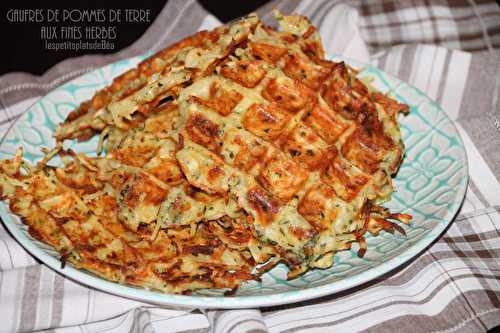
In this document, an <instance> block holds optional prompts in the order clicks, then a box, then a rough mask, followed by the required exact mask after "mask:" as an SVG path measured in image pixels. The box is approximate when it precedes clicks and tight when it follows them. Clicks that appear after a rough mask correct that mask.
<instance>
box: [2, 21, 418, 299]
mask: <svg viewBox="0 0 500 333" xmlns="http://www.w3.org/2000/svg"><path fill="white" fill-rule="evenodd" d="M276 17H277V19H278V22H279V23H280V27H281V29H280V31H276V30H274V29H272V28H270V27H267V26H265V25H263V24H262V23H260V22H259V20H258V18H257V17H256V16H255V15H250V16H248V17H246V18H244V19H242V20H241V21H239V22H237V23H235V24H233V25H232V26H229V27H221V28H218V29H215V30H214V31H212V32H200V33H198V34H196V35H194V36H192V37H188V38H187V39H185V40H183V41H181V42H178V43H176V44H175V45H173V46H171V47H169V48H167V49H165V50H163V51H160V52H159V53H157V54H155V55H153V56H151V57H150V58H148V59H147V60H145V61H143V62H142V63H141V64H139V66H138V67H137V68H135V69H132V70H130V71H128V72H126V73H125V74H123V75H121V76H120V77H118V78H116V79H115V80H114V81H113V83H112V84H111V85H110V86H109V87H106V88H104V89H103V90H101V91H98V92H97V93H96V94H95V96H94V97H93V98H92V99H91V100H90V101H87V102H84V103H82V105H81V106H80V107H79V108H78V109H77V110H75V111H74V112H72V113H71V114H70V115H69V116H68V117H67V119H66V121H65V122H64V123H63V124H61V125H60V126H59V127H58V128H57V130H56V133H55V136H56V139H57V140H58V141H59V142H62V141H63V140H66V139H79V140H86V139H88V138H90V137H92V136H93V135H95V134H100V144H99V147H96V148H97V150H98V152H99V153H100V152H101V150H102V149H103V148H105V151H106V155H105V157H99V158H90V157H87V156H85V155H77V154H75V153H73V152H71V151H63V150H62V149H61V147H62V145H61V144H59V145H58V146H57V147H56V148H55V150H54V151H52V152H50V153H49V154H48V156H47V157H46V158H45V159H44V161H42V162H41V163H39V164H38V165H37V166H35V167H30V166H28V164H27V163H26V162H22V161H21V157H22V152H21V151H19V154H18V156H17V157H16V159H14V160H10V161H3V162H2V164H1V165H0V168H1V169H0V171H1V172H0V177H1V178H0V184H1V187H0V190H1V191H0V193H1V194H2V195H3V196H4V197H5V198H7V199H9V200H10V205H11V210H12V211H13V212H14V213H16V214H18V215H20V216H22V217H23V218H24V222H25V223H26V224H28V225H29V226H30V232H31V234H32V235H33V236H34V237H35V238H37V239H39V240H42V241H44V242H46V243H48V244H50V245H52V246H54V247H55V248H56V249H57V250H58V251H59V252H60V253H61V254H62V258H63V262H66V261H69V262H71V263H72V264H73V265H75V266H76V267H79V268H83V269H86V270H89V271H92V272H94V273H96V274H98V275H101V276H103V277H105V278H107V279H110V280H114V281H118V282H121V283H128V284H134V285H139V286H143V287H146V288H152V289H158V290H163V291H168V292H189V291H192V290H196V289H200V288H229V289H231V290H234V289H235V288H236V287H237V286H238V285H239V284H241V283H242V282H243V281H246V280H249V279H255V278H257V277H258V276H259V274H261V273H263V272H265V271H266V270H268V269H270V268H272V267H273V266H274V265H275V264H277V263H279V262H283V263H285V264H286V265H287V266H288V267H289V268H290V273H289V278H293V277H296V276H297V275H299V274H302V273H304V272H305V271H307V270H308V269H310V268H328V267H330V266H332V264H333V258H334V255H335V253H336V252H337V251H341V250H346V249H349V248H350V247H351V244H352V243H354V242H358V243H359V245H360V250H359V252H358V253H359V255H363V253H364V251H365V250H366V242H365V240H364V238H363V235H364V234H365V232H367V231H368V232H371V233H372V234H374V235H377V234H378V233H379V231H380V230H381V229H384V230H386V231H390V232H393V231H394V230H398V231H401V232H404V231H403V229H402V228H401V227H399V226H398V225H396V224H394V223H392V222H390V221H389V220H388V219H393V220H399V221H402V222H405V223H406V222H408V220H409V218H410V217H409V216H408V215H405V214H391V213H390V212H389V211H387V210H386V209H384V208H382V207H381V206H379V204H380V203H381V202H383V201H386V200H388V199H389V198H390V194H391V192H392V191H393V189H392V178H391V177H392V176H393V175H394V174H395V173H396V171H397V169H398V167H399V165H400V163H401V160H402V158H403V155H404V145H403V143H402V141H401V136H400V132H399V126H398V122H397V115H398V113H399V112H407V111H408V107H407V106H406V105H402V104H399V103H398V102H396V101H394V100H392V99H390V98H389V97H387V96H385V95H382V94H380V93H378V92H376V91H374V90H373V89H372V88H371V87H369V86H367V85H365V84H364V83H363V82H361V81H360V80H359V79H357V78H356V74H357V73H356V71H355V70H354V69H352V68H350V67H349V66H347V65H346V64H344V63H343V62H340V63H335V62H332V61H328V60H325V59H324V53H323V50H322V46H321V41H320V37H319V34H318V32H317V31H316V29H315V28H314V27H313V26H312V25H311V24H310V22H309V21H308V20H307V19H306V18H304V17H301V16H282V15H281V14H279V13H276ZM54 154H60V155H61V156H63V157H64V159H65V161H66V163H65V166H64V167H60V168H54V167H49V166H47V165H46V162H47V161H48V160H49V159H50V157H51V156H53V155H54ZM22 168H24V169H25V171H24V172H21V171H22V170H21V169H22Z"/></svg>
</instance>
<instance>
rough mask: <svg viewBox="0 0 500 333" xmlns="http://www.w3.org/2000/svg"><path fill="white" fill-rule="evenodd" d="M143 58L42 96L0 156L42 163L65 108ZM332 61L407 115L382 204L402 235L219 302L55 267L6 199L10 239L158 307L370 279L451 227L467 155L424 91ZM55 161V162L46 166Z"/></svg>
mask: <svg viewBox="0 0 500 333" xmlns="http://www.w3.org/2000/svg"><path fill="white" fill-rule="evenodd" d="M142 59H144V56H141V57H135V58H131V59H127V60H123V61H119V62H116V63H113V64H111V65H108V66H105V67H103V68H99V69H97V70H94V71H92V72H90V73H87V74H85V75H83V76H81V77H79V78H76V79H74V80H72V81H70V82H68V83H66V84H64V85H62V86H61V87H59V88H57V89H56V90H54V91H52V92H51V93H49V94H48V95H47V96H45V97H43V98H41V99H40V100H39V101H38V102H37V103H35V104H34V105H33V106H32V107H31V108H30V109H29V110H28V111H27V112H26V113H25V114H24V115H23V116H22V117H20V118H19V119H18V120H17V122H16V123H15V124H14V125H13V126H12V128H11V129H10V130H9V131H8V132H7V134H6V135H5V137H4V139H3V141H2V142H1V143H0V159H6V158H12V157H13V156H14V154H15V151H16V148H17V147H18V146H19V145H22V146H24V150H25V158H26V159H28V160H29V161H30V162H35V161H37V160H39V159H40V158H42V156H43V153H42V151H41V150H40V148H41V147H49V148H50V147H53V146H54V144H55V141H54V139H53V138H52V133H53V131H54V129H55V126H56V125H57V124H58V123H60V122H62V121H63V120H64V118H65V116H66V115H67V114H68V113H69V112H70V111H71V110H73V109H74V108H76V107H77V106H78V105H79V104H80V102H82V101H84V100H86V99H88V98H90V97H92V95H93V93H94V92H95V91H96V90H97V89H100V88H102V87H104V86H105V85H107V84H109V83H110V82H111V81H112V79H113V77H115V76H117V75H119V74H120V73H123V72H124V71H126V70H127V69H129V68H131V67H134V66H135V65H136V64H137V63H138V62H139V61H141V60H142ZM333 59H334V60H336V61H339V60H344V61H346V62H347V63H349V64H350V65H352V66H353V67H356V68H358V69H362V71H361V72H360V74H359V77H362V78H363V77H364V78H369V79H370V80H371V84H372V85H374V86H375V87H376V88H377V89H378V90H380V91H381V92H383V93H387V92H389V94H390V95H391V96H392V97H394V98H396V99H398V100H399V101H400V102H403V103H405V104H408V105H409V106H410V110H411V111H410V114H409V115H407V116H403V115H401V116H400V118H399V120H400V126H401V133H402V136H403V140H404V143H405V146H406V154H405V158H404V161H403V163H402V165H401V167H400V170H399V172H398V174H397V176H396V177H395V179H394V188H395V192H394V193H393V196H392V199H391V201H390V202H388V203H387V204H386V206H387V207H389V208H390V209H392V210H394V211H398V212H399V211H401V212H407V213H409V214H411V215H413V220H412V222H411V225H410V226H408V227H405V230H406V232H407V237H404V236H402V235H399V234H394V235H392V234H389V233H385V232H383V231H382V232H381V233H380V235H379V236H378V237H371V236H368V237H367V242H368V250H367V252H366V254H365V256H364V257H363V258H359V257H358V256H357V255H356V250H357V247H356V246H353V249H351V250H350V251H343V252H340V253H337V254H336V256H335V264H334V266H333V267H332V268H330V269H326V270H318V269H316V270H311V271H309V272H307V273H306V274H304V275H303V276H301V277H299V278H297V279H294V280H291V281H287V280H286V268H285V267H284V266H282V265H280V266H278V267H276V268H274V269H273V270H271V271H270V272H267V273H266V274H264V275H263V276H262V281H259V282H257V281H250V282H248V283H245V284H243V285H242V286H241V287H240V289H239V290H238V292H237V293H236V295H234V296H228V297H225V296H223V295H222V292H221V291H220V290H202V291H199V292H197V293H195V294H193V295H190V296H185V295H173V294H163V293H160V292H155V291H149V290H145V289H141V288H136V287H130V286H125V285H120V284H118V283H114V282H110V281H106V280H104V279H101V278H99V277H97V276H95V275H93V274H91V273H88V272H85V271H80V270H76V269H74V268H72V267H68V266H66V267H65V268H64V269H61V268H60V266H61V264H60V261H59V258H58V254H57V253H56V252H55V251H54V250H52V249H51V248H50V247H48V246H46V245H44V244H42V243H41V242H39V241H36V240H34V239H33V238H32V237H31V236H30V235H29V234H28V232H27V228H26V226H24V225H23V224H22V223H21V221H20V219H19V218H18V217H17V216H15V215H13V214H11V213H10V211H9V208H8V205H7V204H6V203H5V202H1V203H0V217H1V218H2V220H3V222H4V224H5V226H6V227H7V229H8V230H9V231H10V232H11V233H12V235H13V236H14V237H15V238H16V239H17V241H18V242H19V243H21V244H22V246H23V247H24V248H25V249H26V250H28V251H29V252H30V253H31V254H32V255H34V256H35V257H37V258H38V259H40V260H41V261H42V262H44V263H45V264H46V265H48V266H49V267H51V268H52V269H53V270H55V271H57V272H59V273H61V274H63V275H65V276H67V277H69V278H71V279H73V280H76V281H79V282H81V283H83V284H85V285H88V286H91V287H94V288H96V289H100V290H103V291H106V292H109V293H112V294H116V295H121V296H125V297H128V298H132V299H136V300H141V301H145V302H151V303H157V304H166V305H176V306H186V307H201V308H246V307H263V306H272V305H279V304H286V303H293V302H298V301H303V300H308V299H312V298H316V297H320V296H324V295H328V294H333V293H336V292H339V291H342V290H346V289H348V288H352V287H355V286H358V285H360V284H362V283H365V282H368V281H370V280H372V279H375V278H377V277H379V276H381V275H383V274H385V273H387V272H389V271H391V270H393V269H394V268H396V267H398V266H400V265H402V264H403V263H405V262H407V261H408V260H410V259H411V258H413V257H415V256H416V255H418V254H419V253H420V252H422V251H423V250H424V249H425V248H426V247H427V246H428V245H429V244H431V243H432V242H433V241H434V240H435V239H437V238H438V237H439V235H440V234H441V233H442V232H443V231H444V230H445V229H446V227H447V226H448V225H449V224H450V223H451V221H452V219H453V217H454V216H455V214H456V213H457V211H458V209H459V207H460V205H461V203H462V201H463V198H464V195H465V190H466V187H467V181H468V171H467V158H466V154H465V149H464V146H463V143H462V140H461V138H460V136H459V134H458V132H457V130H456V128H455V126H454V125H453V123H452V122H451V120H450V119H449V118H448V116H447V115H446V114H445V113H444V111H443V110H442V109H441V108H440V106H439V105H438V104H437V103H435V102H433V101H432V100H431V99H429V98H428V97H427V96H426V95H425V94H424V93H423V92H421V91H419V90H418V89H416V88H414V87H412V86H410V85H409V84H407V83H405V82H402V81H400V80H399V79H397V78H395V77H392V76H390V75H388V74H386V73H384V72H382V71H381V70H379V69H377V68H375V67H372V66H370V65H365V64H360V63H357V62H355V61H352V60H347V59H344V58H341V57H333ZM96 144H97V138H94V139H92V140H90V141H88V142H83V143H77V142H67V143H65V147H66V148H69V147H71V148H72V149H73V150H75V151H77V152H84V153H87V154H90V155H95V147H96ZM58 162H59V161H58V160H57V158H56V159H55V160H54V161H53V162H51V163H54V164H55V163H58Z"/></svg>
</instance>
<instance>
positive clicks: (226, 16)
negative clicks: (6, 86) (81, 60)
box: [0, 0, 269, 75]
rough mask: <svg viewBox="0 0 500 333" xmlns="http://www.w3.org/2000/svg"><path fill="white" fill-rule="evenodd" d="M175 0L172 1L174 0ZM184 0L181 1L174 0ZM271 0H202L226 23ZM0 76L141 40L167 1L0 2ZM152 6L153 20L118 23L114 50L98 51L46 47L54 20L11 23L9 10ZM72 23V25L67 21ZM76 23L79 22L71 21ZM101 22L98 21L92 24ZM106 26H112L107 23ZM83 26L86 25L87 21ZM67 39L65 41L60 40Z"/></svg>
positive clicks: (31, 70) (43, 68)
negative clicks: (44, 30)
mask: <svg viewBox="0 0 500 333" xmlns="http://www.w3.org/2000/svg"><path fill="white" fill-rule="evenodd" d="M171 1H172V0H171ZM174 1H181V0H174ZM268 1H269V0H254V1H250V0H244V1H238V2H236V1H216V0H215V1H214V0H200V1H198V2H199V3H200V4H201V5H202V6H203V7H205V9H206V10H207V11H209V12H211V13H212V14H213V15H215V16H216V17H217V18H219V20H221V21H222V22H227V21H230V20H232V19H234V18H236V17H239V16H242V15H245V14H247V13H249V12H251V11H252V10H254V9H255V8H258V7H259V6H261V5H263V4H265V3H266V2H268ZM0 2H1V4H0V36H1V37H2V41H1V45H2V46H1V51H0V75H1V74H4V73H8V72H15V71H21V72H28V73H31V74H36V75H40V74H43V73H44V72H45V71H46V70H48V69H49V68H51V67H52V66H53V65H55V64H57V63H58V62H60V61H62V60H64V59H66V58H70V57H76V56H81V55H84V54H98V53H114V52H117V51H119V50H121V49H123V48H125V47H127V46H129V45H130V44H132V43H133V42H134V41H135V40H137V39H138V38H139V37H140V36H141V35H142V34H143V33H144V32H145V31H146V30H147V28H148V27H149V26H150V25H151V24H152V23H153V22H154V19H155V18H156V16H157V15H158V14H159V13H160V11H161V10H162V9H163V7H164V6H165V3H166V1H149V2H148V1H140V2H137V1H135V2H127V1H103V0H100V1H96V0H87V1H67V0H66V1H59V0H57V1H19V0H18V1H13V0H1V1H0ZM34 8H51V9H77V8H78V9H101V8H102V9H127V8H129V9H130V8H131V9H149V10H150V13H151V14H150V22H149V23H117V24H114V23H113V25H116V31H117V38H116V40H114V45H115V48H114V49H113V50H106V51H103V50H96V51H88V50H86V51H82V50H80V51H65V50H58V51H55V50H46V49H45V41H44V40H42V39H41V38H40V27H41V26H47V25H52V24H51V23H11V22H9V21H8V20H7V17H6V15H7V11H8V10H9V9H34ZM65 25H68V24H65ZM71 25H72V26H78V24H73V23H71ZM92 25H98V24H94V23H93V24H92ZM103 25H104V26H108V25H110V24H109V23H103ZM80 26H82V27H83V26H85V23H83V24H81V25H80ZM58 41H63V40H58Z"/></svg>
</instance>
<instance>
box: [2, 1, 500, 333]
mask: <svg viewBox="0 0 500 333" xmlns="http://www.w3.org/2000/svg"><path fill="white" fill-rule="evenodd" d="M272 6H277V7H278V8H279V9H281V10H282V11H283V12H284V13H290V12H298V13H301V14H303V15H307V16H308V17H310V18H311V20H312V21H313V23H314V24H315V25H316V26H318V27H319V30H320V32H321V35H322V37H323V41H324V44H325V49H326V50H327V51H328V52H329V53H340V54H343V55H344V56H347V57H350V58H353V59H356V60H359V61H362V62H370V63H372V64H374V65H375V66H378V67H380V68H381V69H383V70H385V71H387V72H389V73H391V74H393V75H396V76H398V77H399V78H401V79H403V80H404V81H407V82H409V83H410V84H412V85H415V86H416V87H417V88H419V89H421V90H422V91H424V92H426V93H427V94H428V95H429V96H430V97H431V98H433V99H434V100H436V101H437V102H438V103H439V104H440V105H441V106H442V107H443V109H444V110H445V111H446V112H447V113H448V115H449V116H450V117H451V118H452V120H453V121H454V122H455V124H456V126H457V128H458V129H459V132H460V134H461V136H462V139H463V141H464V144H465V147H466V150H467V155H468V159H469V168H470V170H469V171H470V182H469V186H468V190H467V194H466V198H465V202H464V204H463V206H462V208H461V210H460V212H459V214H458V215H457V217H456V219H455V221H454V222H453V223H452V224H451V226H450V227H449V228H448V230H447V231H446V233H445V234H444V235H442V237H441V238H440V239H439V240H438V241H437V242H436V243H434V244H433V245H432V246H431V247H429V248H428V249H427V250H426V251H425V252H424V253H422V254H421V255H420V256H419V257H417V258H415V259H413V260H412V261H411V262H410V263H408V264H406V265H404V266H403V267H401V268H399V269H397V270H396V271H393V272H390V273H388V274H386V275H384V276H382V277H380V278H378V279H376V280H374V281H370V282H368V283H366V284H364V285H362V286H359V287H356V288H353V289H352V290H347V291H344V292H341V293H339V294H335V295H330V296H326V297H323V298H320V299H316V300H312V301H307V302H303V303H299V304H290V305H286V306H279V307H273V308H262V309H249V310H226V311H210V310H206V311H205V310H204V311H200V310H197V309H182V308H166V307H158V306H154V305H150V304H144V303H140V302H136V301H131V300H128V299H124V298H121V297H117V296H113V295H109V294H106V293H103V292H100V291H96V290H93V289H89V288H87V287H84V286H81V285H79V284H77V283H75V282H73V281H71V280H68V279H66V278H64V277H62V276H60V275H58V274H56V273H54V272H53V271H51V270H50V269H48V268H47V267H45V266H44V265H42V264H40V263H39V262H37V261H36V260H35V259H33V258H32V257H31V256H30V255H29V254H27V253H26V252H25V251H24V250H23V249H22V248H21V247H20V246H19V245H18V244H17V243H16V242H15V240H13V239H12V237H11V236H10V235H9V234H8V233H7V232H6V231H5V229H4V228H3V226H2V227H0V269H1V274H0V322H1V323H2V325H0V331H5V332H11V331H33V330H44V329H53V330H56V331H60V332H72V331H75V332H81V331H84V332H129V331H132V332H154V331H156V332H217V333H219V332H330V331H338V332H354V331H375V332H388V331H396V330H397V331H398V332H415V331H417V332H441V331H443V332H455V331H457V332H484V331H486V330H488V329H490V328H492V327H495V326H498V325H500V184H499V181H500V150H499V148H498V147H500V121H499V119H500V117H499V116H500V115H499V113H500V102H499V98H498V97H499V93H500V92H499V82H498V81H499V80H500V62H499V58H498V55H499V53H500V52H499V49H500V9H499V7H498V5H496V4H495V2H494V1H479V0H458V1H452V0H449V1H443V0H436V1H432V2H431V1H425V0H404V1H396V0H394V1H391V0H386V1H326V0H319V1H315V0H307V1H302V2H299V1H296V0H292V1H279V0H278V1H273V2H272V3H270V4H268V5H266V6H264V7H263V8H261V9H259V10H258V13H259V14H260V16H261V17H263V18H264V20H269V21H270V20H271V17H270V15H269V12H270V8H271V7H272ZM217 24H219V22H218V21H217V20H216V19H215V18H214V17H213V16H211V15H209V14H208V13H207V12H206V11H205V10H204V9H203V8H201V7H200V5H199V4H198V3H197V2H196V1H194V0H191V1H172V0H171V1H169V2H168V3H167V5H166V6H165V8H164V10H163V11H162V13H161V14H160V15H159V16H158V18H157V20H156V21H155V23H154V24H153V25H152V26H151V28H150V29H149V30H148V31H147V32H146V33H145V34H144V36H143V37H142V38H141V39H139V40H138V41H137V42H136V43H135V44H134V45H132V46H131V47H129V48H127V49H125V50H123V51H121V52H119V53H117V54H114V55H111V56H85V57H80V58H78V59H70V60H66V61H64V62H62V63H60V64H58V65H57V66H55V67H54V68H52V69H51V70H50V71H48V72H47V73H46V74H45V75H43V76H42V77H33V76H30V75H26V74H18V73H12V74H7V75H5V76H2V77H0V103H1V105H0V107H1V110H0V133H4V132H5V131H6V129H7V128H8V127H9V126H10V124H11V123H12V121H13V120H14V119H15V118H16V117H18V116H19V115H20V114H22V113H23V112H24V111H25V110H26V108H27V107H29V106H30V105H31V104H32V103H33V102H34V101H35V100H36V99H37V98H39V97H40V96H43V95H44V94H46V93H47V92H48V91H50V90H52V89H53V88H54V87H56V86H58V85H59V84H61V83H63V82H65V81H67V80H69V79H72V78H74V77H76V76H78V75H81V74H82V73H84V72H86V71H89V70H91V69H94V68H96V67H98V66H102V65H104V64H107V63H110V62H113V61H116V60H119V59H123V58H126V57H130V56H134V55H138V54H140V53H143V52H146V51H154V50H158V49H160V48H162V47H163V46H165V45H167V44H169V43H171V42H172V41H174V40H176V39H179V38H181V37H183V36H186V35H189V34H191V33H193V32H194V31H195V30H198V29H203V28H212V27H213V26H215V25H217Z"/></svg>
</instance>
